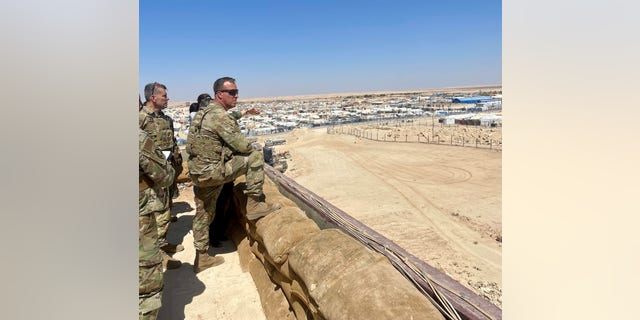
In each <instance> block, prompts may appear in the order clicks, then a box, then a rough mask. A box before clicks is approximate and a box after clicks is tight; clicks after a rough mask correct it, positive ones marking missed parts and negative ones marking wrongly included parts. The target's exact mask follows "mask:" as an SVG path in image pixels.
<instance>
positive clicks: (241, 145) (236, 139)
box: [216, 117, 253, 153]
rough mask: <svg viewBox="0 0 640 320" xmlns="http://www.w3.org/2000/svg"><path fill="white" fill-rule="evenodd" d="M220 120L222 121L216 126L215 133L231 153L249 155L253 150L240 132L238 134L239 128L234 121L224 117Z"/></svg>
mask: <svg viewBox="0 0 640 320" xmlns="http://www.w3.org/2000/svg"><path fill="white" fill-rule="evenodd" d="M221 120H222V121H220V123H219V124H218V127H217V128H216V131H217V132H218V135H220V137H221V138H222V139H223V140H224V142H225V143H226V144H227V145H228V146H229V148H230V149H231V151H233V152H238V153H250V152H251V151H252V150H253V148H252V147H251V144H250V143H249V141H247V139H245V138H244V135H242V132H240V127H239V126H238V124H236V122H235V120H233V119H232V118H231V117H224V119H221Z"/></svg>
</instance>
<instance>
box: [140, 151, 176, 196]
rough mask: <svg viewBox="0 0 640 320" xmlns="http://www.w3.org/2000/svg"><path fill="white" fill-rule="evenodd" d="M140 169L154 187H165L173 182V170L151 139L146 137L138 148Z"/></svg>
mask: <svg viewBox="0 0 640 320" xmlns="http://www.w3.org/2000/svg"><path fill="white" fill-rule="evenodd" d="M140 169H141V170H142V171H143V173H144V174H145V175H146V176H147V177H148V178H149V179H150V180H151V181H152V182H153V186H154V187H158V188H160V187H167V186H169V185H171V184H172V183H173V178H174V174H175V171H174V169H173V168H172V167H171V166H170V165H169V163H168V162H167V160H166V159H165V158H164V156H163V155H162V152H161V151H160V149H158V148H157V147H156V146H155V144H154V143H153V141H152V140H151V139H146V140H145V142H144V145H143V147H142V148H141V149H140Z"/></svg>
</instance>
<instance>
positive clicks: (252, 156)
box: [187, 101, 264, 251]
mask: <svg viewBox="0 0 640 320" xmlns="http://www.w3.org/2000/svg"><path fill="white" fill-rule="evenodd" d="M239 115H240V116H242V114H241V113H240V114H239ZM237 118H238V114H233V113H231V114H230V113H227V112H226V111H225V110H224V108H223V107H222V106H221V105H220V104H219V103H217V102H215V101H211V102H210V103H209V104H208V105H207V106H205V107H203V108H201V109H200V110H199V111H198V113H197V114H196V116H195V117H194V119H193V121H192V123H191V127H190V128H189V136H188V137H187V153H188V154H189V158H188V160H187V162H188V164H189V175H190V176H191V179H192V180H193V183H194V184H195V185H196V186H197V187H198V188H197V190H196V194H195V203H196V215H195V217H194V219H193V242H194V246H195V248H196V250H198V251H206V250H208V248H209V224H210V223H211V221H213V218H214V216H215V211H216V200H217V198H218V195H219V194H220V191H221V190H222V186H223V185H224V184H225V183H227V182H231V181H234V180H235V179H236V178H238V177H240V176H242V175H246V181H247V182H246V183H247V188H246V190H245V193H246V194H247V195H255V196H261V195H262V184H263V183H264V171H263V168H262V167H263V164H264V161H263V160H262V154H260V152H258V151H255V150H254V149H253V148H252V147H251V144H250V143H249V142H248V141H247V140H246V139H245V138H244V136H243V135H242V133H241V132H240V127H239V126H238V124H237V123H236V120H237Z"/></svg>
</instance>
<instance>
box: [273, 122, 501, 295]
mask: <svg viewBox="0 0 640 320" xmlns="http://www.w3.org/2000/svg"><path fill="white" fill-rule="evenodd" d="M284 137H285V138H286V139H287V144H286V145H283V146H279V149H280V150H288V151H289V153H290V155H291V158H290V159H289V160H288V166H289V169H288V170H287V172H286V173H285V174H286V175H288V176H290V177H291V178H293V179H295V180H296V181H297V182H298V183H300V184H301V185H303V186H305V187H306V188H308V189H310V190H312V191H313V192H315V193H316V194H318V195H320V196H321V197H323V198H325V199H326V200H327V201H329V202H331V203H332V204H334V205H335V206H337V207H339V208H340V209H342V210H344V211H345V212H347V213H348V214H350V215H351V216H353V217H355V218H356V219H358V220H360V221H361V222H363V223H364V224H366V225H367V226H369V227H370V228H372V229H374V230H376V231H378V232H380V233H381V234H382V235H384V236H386V237H387V238H389V239H391V240H392V241H394V242H395V243H397V244H398V245H400V246H401V247H403V248H404V249H405V250H407V251H408V252H409V253H411V254H413V255H415V256H416V257H418V258H420V259H422V260H424V261H426V262H427V263H429V264H431V265H432V266H434V267H436V268H438V269H440V270H442V271H444V272H445V273H447V274H448V275H449V276H451V277H452V278H453V279H455V280H457V281H458V282H460V283H461V284H462V285H464V286H466V287H468V288H470V289H471V290H473V291H474V292H476V293H478V294H479V295H481V296H485V297H486V298H488V299H489V300H490V301H492V302H493V303H494V304H496V305H498V306H501V304H502V302H501V295H502V292H501V288H502V281H501V273H502V272H501V270H502V268H501V258H502V229H501V228H502V219H501V201H502V197H501V194H502V183H501V181H502V160H501V156H502V153H501V152H499V151H496V150H488V149H481V148H471V147H459V146H448V145H434V144H424V143H422V144H419V143H399V142H393V143H392V142H378V141H371V140H367V139H362V138H356V137H354V136H351V135H344V134H328V133H327V129H326V128H317V129H296V130H294V131H292V132H290V133H288V134H286V135H284Z"/></svg>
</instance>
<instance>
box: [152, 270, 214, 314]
mask: <svg viewBox="0 0 640 320" xmlns="http://www.w3.org/2000/svg"><path fill="white" fill-rule="evenodd" d="M204 289H205V285H204V283H202V281H200V280H199V279H198V278H197V277H196V274H195V273H193V265H192V264H190V263H183V264H182V266H180V268H178V269H175V270H167V271H165V273H164V288H163V289H162V291H163V292H171V293H172V294H171V295H167V294H163V295H162V307H161V308H160V312H159V313H158V320H184V318H185V315H184V309H185V306H186V305H188V304H190V303H191V301H192V300H193V297H195V296H198V295H200V294H201V293H202V292H204Z"/></svg>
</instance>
